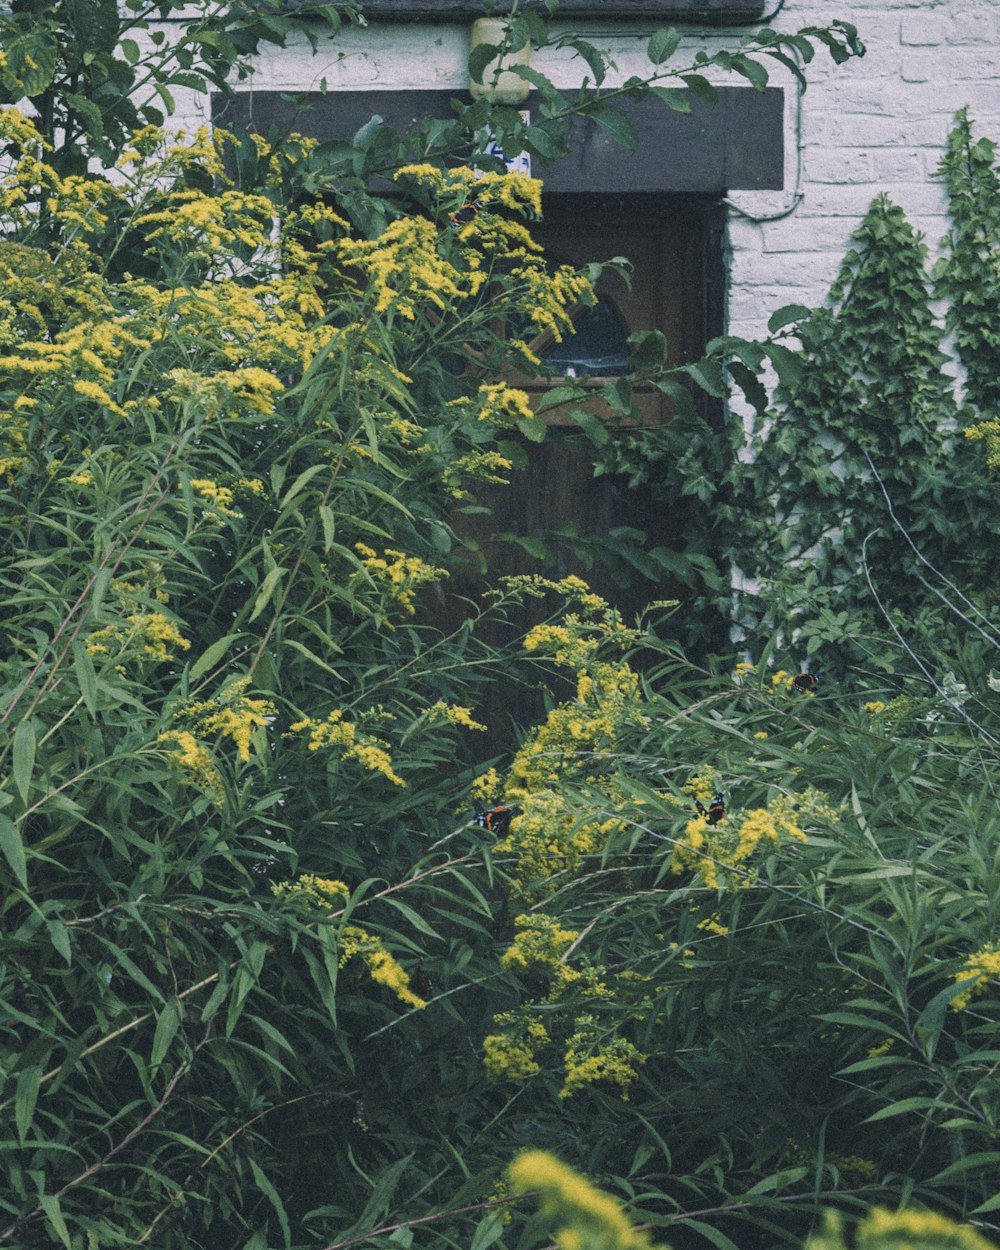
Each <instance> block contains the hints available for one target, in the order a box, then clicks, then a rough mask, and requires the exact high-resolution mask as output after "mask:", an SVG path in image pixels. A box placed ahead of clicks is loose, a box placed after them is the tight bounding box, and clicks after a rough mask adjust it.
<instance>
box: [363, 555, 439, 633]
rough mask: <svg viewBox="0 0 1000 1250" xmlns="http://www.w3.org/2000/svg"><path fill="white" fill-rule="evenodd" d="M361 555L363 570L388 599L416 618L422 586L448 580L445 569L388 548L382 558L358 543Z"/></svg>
mask: <svg viewBox="0 0 1000 1250" xmlns="http://www.w3.org/2000/svg"><path fill="white" fill-rule="evenodd" d="M354 546H355V550H357V552H358V553H359V554H360V556H361V567H362V568H363V569H364V571H365V573H366V574H367V575H368V577H369V578H371V580H372V581H373V582H374V583H375V584H376V585H377V586H378V587H379V588H380V589H381V590H382V592H383V594H384V595H385V597H386V599H387V600H388V601H389V602H390V603H392V604H394V605H395V606H397V607H399V608H401V609H402V610H403V612H405V613H407V614H408V615H410V616H412V615H413V614H414V612H415V611H416V608H415V607H414V598H415V596H416V592H417V590H418V588H419V587H420V586H424V585H426V584H427V583H428V582H436V581H440V580H441V578H442V577H447V576H448V575H447V573H446V572H445V571H444V569H439V568H435V567H434V566H433V565H431V564H426V563H425V562H424V561H423V560H421V559H419V558H418V557H417V556H408V555H407V554H406V553H405V552H403V551H395V550H393V549H392V548H390V547H387V548H386V549H385V550H384V551H383V553H382V555H379V554H378V552H377V551H375V550H374V548H372V547H369V546H368V545H367V544H365V543H355V544H354Z"/></svg>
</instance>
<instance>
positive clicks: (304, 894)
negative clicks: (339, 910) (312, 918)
mask: <svg viewBox="0 0 1000 1250" xmlns="http://www.w3.org/2000/svg"><path fill="white" fill-rule="evenodd" d="M271 893H272V894H273V895H274V896H275V898H285V899H301V900H303V901H305V902H308V903H311V904H313V905H315V906H318V907H330V906H331V905H333V904H335V903H342V902H343V901H344V900H345V899H346V898H348V897H349V896H350V893H351V891H350V889H349V888H348V887H347V886H346V885H345V884H344V882H343V881H337V880H334V879H333V878H331V877H317V876H314V874H313V873H310V872H305V873H300V874H299V876H298V877H296V878H295V880H294V881H278V882H276V883H275V884H274V885H272V886H271Z"/></svg>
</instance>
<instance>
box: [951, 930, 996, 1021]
mask: <svg viewBox="0 0 1000 1250" xmlns="http://www.w3.org/2000/svg"><path fill="white" fill-rule="evenodd" d="M954 975H955V980H956V981H966V982H969V983H968V984H967V985H966V986H965V987H964V988H963V989H962V990H960V991H959V992H958V993H957V994H956V995H955V996H954V997H953V998H952V1000H951V1006H952V1009H953V1010H954V1011H961V1010H962V1009H963V1008H964V1007H968V1005H969V1003H970V1002H971V1001H972V999H973V998H975V997H976V996H977V995H979V994H982V993H984V992H985V991H986V990H987V989H988V988H989V985H990V982H991V981H995V980H996V979H997V978H1000V945H998V944H992V945H989V946H984V947H983V949H982V950H979V951H976V952H975V954H973V955H969V956H968V958H967V959H966V960H965V963H964V964H963V965H962V967H961V969H960V970H959V971H958V972H956V973H955V974H954ZM970 978H972V980H971V981H970Z"/></svg>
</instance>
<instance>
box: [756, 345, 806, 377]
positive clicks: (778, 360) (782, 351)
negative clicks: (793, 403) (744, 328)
mask: <svg viewBox="0 0 1000 1250" xmlns="http://www.w3.org/2000/svg"><path fill="white" fill-rule="evenodd" d="M764 350H765V352H766V353H767V355H768V357H769V358H770V361H771V364H772V365H774V372H775V373H776V374H777V375H778V380H779V381H780V382H781V383H782V385H784V386H795V385H796V384H797V383H798V382H801V381H802V357H801V356H800V355H799V353H798V352H793V351H792V350H791V348H788V347H784V346H783V345H782V344H781V343H765V345H764Z"/></svg>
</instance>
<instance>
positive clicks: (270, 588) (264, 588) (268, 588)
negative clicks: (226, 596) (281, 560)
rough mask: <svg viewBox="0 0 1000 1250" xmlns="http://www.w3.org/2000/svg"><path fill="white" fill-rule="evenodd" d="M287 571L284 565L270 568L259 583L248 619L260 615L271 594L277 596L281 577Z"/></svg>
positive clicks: (253, 618) (252, 619)
mask: <svg viewBox="0 0 1000 1250" xmlns="http://www.w3.org/2000/svg"><path fill="white" fill-rule="evenodd" d="M287 572H288V570H287V569H286V568H284V566H282V565H279V566H278V567H277V568H275V569H271V571H270V572H269V573H268V575H267V576H266V577H265V578H264V580H263V582H262V583H261V587H260V590H259V591H258V592H257V597H256V599H254V604H253V611H252V612H251V613H250V618H249V619H250V621H255V620H256V619H257V617H258V616H260V614H261V612H263V611H264V609H265V608H266V607H267V605H268V603H269V602H270V601H271V598H272V596H274V597H277V594H278V588H279V586H280V583H281V579H282V578H283V577H284V576H285V574H286V573H287Z"/></svg>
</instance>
